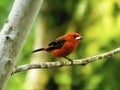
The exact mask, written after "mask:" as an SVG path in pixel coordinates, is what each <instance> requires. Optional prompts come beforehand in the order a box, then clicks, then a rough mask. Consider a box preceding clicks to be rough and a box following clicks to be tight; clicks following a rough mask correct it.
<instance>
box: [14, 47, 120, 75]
mask: <svg viewBox="0 0 120 90" xmlns="http://www.w3.org/2000/svg"><path fill="white" fill-rule="evenodd" d="M118 53H120V48H117V49H114V50H112V51H110V52H107V53H103V54H100V55H96V56H93V57H88V58H84V59H77V60H73V62H72V63H71V61H65V62H64V61H57V62H41V63H36V64H26V65H21V66H17V67H15V68H14V70H13V72H12V74H14V73H17V72H21V71H25V70H30V69H42V68H50V67H61V66H70V65H86V64H88V63H91V62H94V61H97V60H100V59H103V58H106V57H111V56H113V55H115V54H118Z"/></svg>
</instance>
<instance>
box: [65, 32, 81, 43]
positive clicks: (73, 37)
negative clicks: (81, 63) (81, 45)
mask: <svg viewBox="0 0 120 90" xmlns="http://www.w3.org/2000/svg"><path fill="white" fill-rule="evenodd" d="M65 37H66V40H67V41H70V42H71V41H73V43H76V42H79V41H80V40H82V39H83V37H82V36H80V34H79V33H76V32H70V33H68V34H66V35H65Z"/></svg>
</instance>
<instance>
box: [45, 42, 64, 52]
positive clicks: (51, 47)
mask: <svg viewBox="0 0 120 90" xmlns="http://www.w3.org/2000/svg"><path fill="white" fill-rule="evenodd" d="M64 43H65V40H56V41H53V42H51V43H50V44H48V46H49V48H47V50H48V51H50V50H54V49H59V48H61V47H62V46H63V44H64Z"/></svg>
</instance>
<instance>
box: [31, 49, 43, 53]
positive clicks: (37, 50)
mask: <svg viewBox="0 0 120 90" xmlns="http://www.w3.org/2000/svg"><path fill="white" fill-rule="evenodd" d="M43 50H44V48H40V49H36V50H33V51H32V53H35V52H39V51H43Z"/></svg>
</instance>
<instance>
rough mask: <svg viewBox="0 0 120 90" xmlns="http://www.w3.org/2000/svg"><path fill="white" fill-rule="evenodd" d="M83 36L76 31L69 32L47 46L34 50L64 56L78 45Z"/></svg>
mask: <svg viewBox="0 0 120 90" xmlns="http://www.w3.org/2000/svg"><path fill="white" fill-rule="evenodd" d="M82 38H83V37H82V36H80V34H78V33H76V32H70V33H67V34H65V35H63V36H60V37H58V38H57V39H56V40H55V41H53V42H51V43H50V44H48V45H47V46H45V47H43V48H40V49H37V50H34V51H33V52H32V53H34V52H38V51H47V52H50V53H51V54H52V55H53V56H54V57H66V56H67V55H69V54H70V53H72V52H73V51H74V50H75V49H76V47H77V46H78V43H79V41H80V40H81V39H82Z"/></svg>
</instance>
